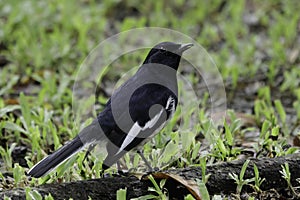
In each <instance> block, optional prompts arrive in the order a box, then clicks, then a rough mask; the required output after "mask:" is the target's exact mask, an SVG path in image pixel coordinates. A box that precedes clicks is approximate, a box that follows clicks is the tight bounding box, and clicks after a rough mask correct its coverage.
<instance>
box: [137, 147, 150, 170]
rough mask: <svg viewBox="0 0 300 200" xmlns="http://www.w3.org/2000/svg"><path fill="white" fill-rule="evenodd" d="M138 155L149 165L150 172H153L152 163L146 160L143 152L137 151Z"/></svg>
mask: <svg viewBox="0 0 300 200" xmlns="http://www.w3.org/2000/svg"><path fill="white" fill-rule="evenodd" d="M137 153H138V154H139V155H140V156H141V158H142V160H143V161H144V162H145V164H146V165H147V167H148V170H149V171H150V172H152V171H153V168H152V167H151V165H150V163H149V162H148V161H147V160H146V158H145V156H144V154H143V153H142V151H140V150H137Z"/></svg>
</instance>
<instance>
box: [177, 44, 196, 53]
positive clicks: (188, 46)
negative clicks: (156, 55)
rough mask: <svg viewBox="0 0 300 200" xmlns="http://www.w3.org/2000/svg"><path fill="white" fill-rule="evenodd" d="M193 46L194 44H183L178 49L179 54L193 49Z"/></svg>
mask: <svg viewBox="0 0 300 200" xmlns="http://www.w3.org/2000/svg"><path fill="white" fill-rule="evenodd" d="M192 46H194V45H193V44H192V43H187V44H182V45H181V46H180V47H179V49H178V53H182V52H184V51H186V50H188V49H189V48H191V47H192Z"/></svg>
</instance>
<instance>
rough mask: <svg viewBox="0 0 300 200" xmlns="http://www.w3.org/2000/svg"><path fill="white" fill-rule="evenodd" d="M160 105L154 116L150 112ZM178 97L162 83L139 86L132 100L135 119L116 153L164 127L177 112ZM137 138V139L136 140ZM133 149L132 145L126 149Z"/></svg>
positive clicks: (131, 107) (131, 111)
mask: <svg viewBox="0 0 300 200" xmlns="http://www.w3.org/2000/svg"><path fill="white" fill-rule="evenodd" d="M157 104H158V105H160V107H157V108H158V109H156V110H155V109H154V115H153V117H152V118H150V116H149V114H150V113H149V112H150V109H151V107H152V106H155V105H157ZM176 105H177V97H176V96H175V95H174V94H173V92H171V91H170V90H168V89H167V88H165V87H163V86H160V85H155V84H151V85H145V86H144V87H141V88H139V89H138V90H137V91H136V92H135V93H134V94H133V95H132V98H131V101H130V106H129V107H130V114H131V117H132V120H133V121H134V124H133V126H132V127H131V128H130V130H129V132H128V134H127V135H126V137H125V138H124V140H123V141H122V142H121V146H120V148H119V150H118V151H117V153H116V155H117V154H119V153H120V152H121V151H123V150H124V149H125V148H126V147H129V146H134V145H130V144H131V143H139V142H141V141H142V140H143V139H145V138H147V137H150V136H151V135H152V134H153V133H154V132H157V131H156V130H157V129H159V128H162V126H161V125H162V124H164V123H165V122H166V121H167V120H168V119H169V118H170V116H171V115H172V114H173V113H174V112H175V109H176ZM135 139H136V141H134V140H135ZM129 149H131V147H129V148H127V149H126V150H129Z"/></svg>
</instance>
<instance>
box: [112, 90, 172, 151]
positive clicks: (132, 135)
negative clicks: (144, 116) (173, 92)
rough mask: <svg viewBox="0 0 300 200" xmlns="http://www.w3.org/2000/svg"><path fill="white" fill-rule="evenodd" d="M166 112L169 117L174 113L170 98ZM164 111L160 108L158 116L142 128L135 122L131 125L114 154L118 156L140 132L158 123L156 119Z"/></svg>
mask: <svg viewBox="0 0 300 200" xmlns="http://www.w3.org/2000/svg"><path fill="white" fill-rule="evenodd" d="M165 109H166V110H168V111H171V114H170V116H172V115H173V114H174V112H175V99H174V98H173V97H172V96H170V97H169V98H168V101H167V105H166V107H165ZM163 111H164V109H163V108H162V109H161V110H160V112H159V113H158V114H156V115H155V116H154V117H153V118H152V119H151V120H150V121H148V122H147V123H146V124H145V126H144V127H141V126H140V125H139V124H138V122H135V123H134V124H133V126H132V127H131V129H130V130H129V133H128V134H127V136H126V138H125V140H124V141H123V143H122V145H121V147H120V149H119V150H118V152H117V153H116V154H115V155H117V154H119V153H120V152H121V151H123V150H124V149H125V148H126V147H127V146H128V145H129V144H130V143H131V142H132V140H134V138H136V136H137V135H138V134H139V133H140V132H141V131H144V130H146V129H148V128H152V127H153V126H154V125H155V124H156V123H157V121H158V119H159V118H160V116H161V115H162V113H163Z"/></svg>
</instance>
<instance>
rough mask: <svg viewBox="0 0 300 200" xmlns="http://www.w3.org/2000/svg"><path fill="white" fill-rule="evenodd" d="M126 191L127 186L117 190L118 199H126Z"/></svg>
mask: <svg viewBox="0 0 300 200" xmlns="http://www.w3.org/2000/svg"><path fill="white" fill-rule="evenodd" d="M126 192H127V188H125V189H119V190H118V191H117V200H126Z"/></svg>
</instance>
